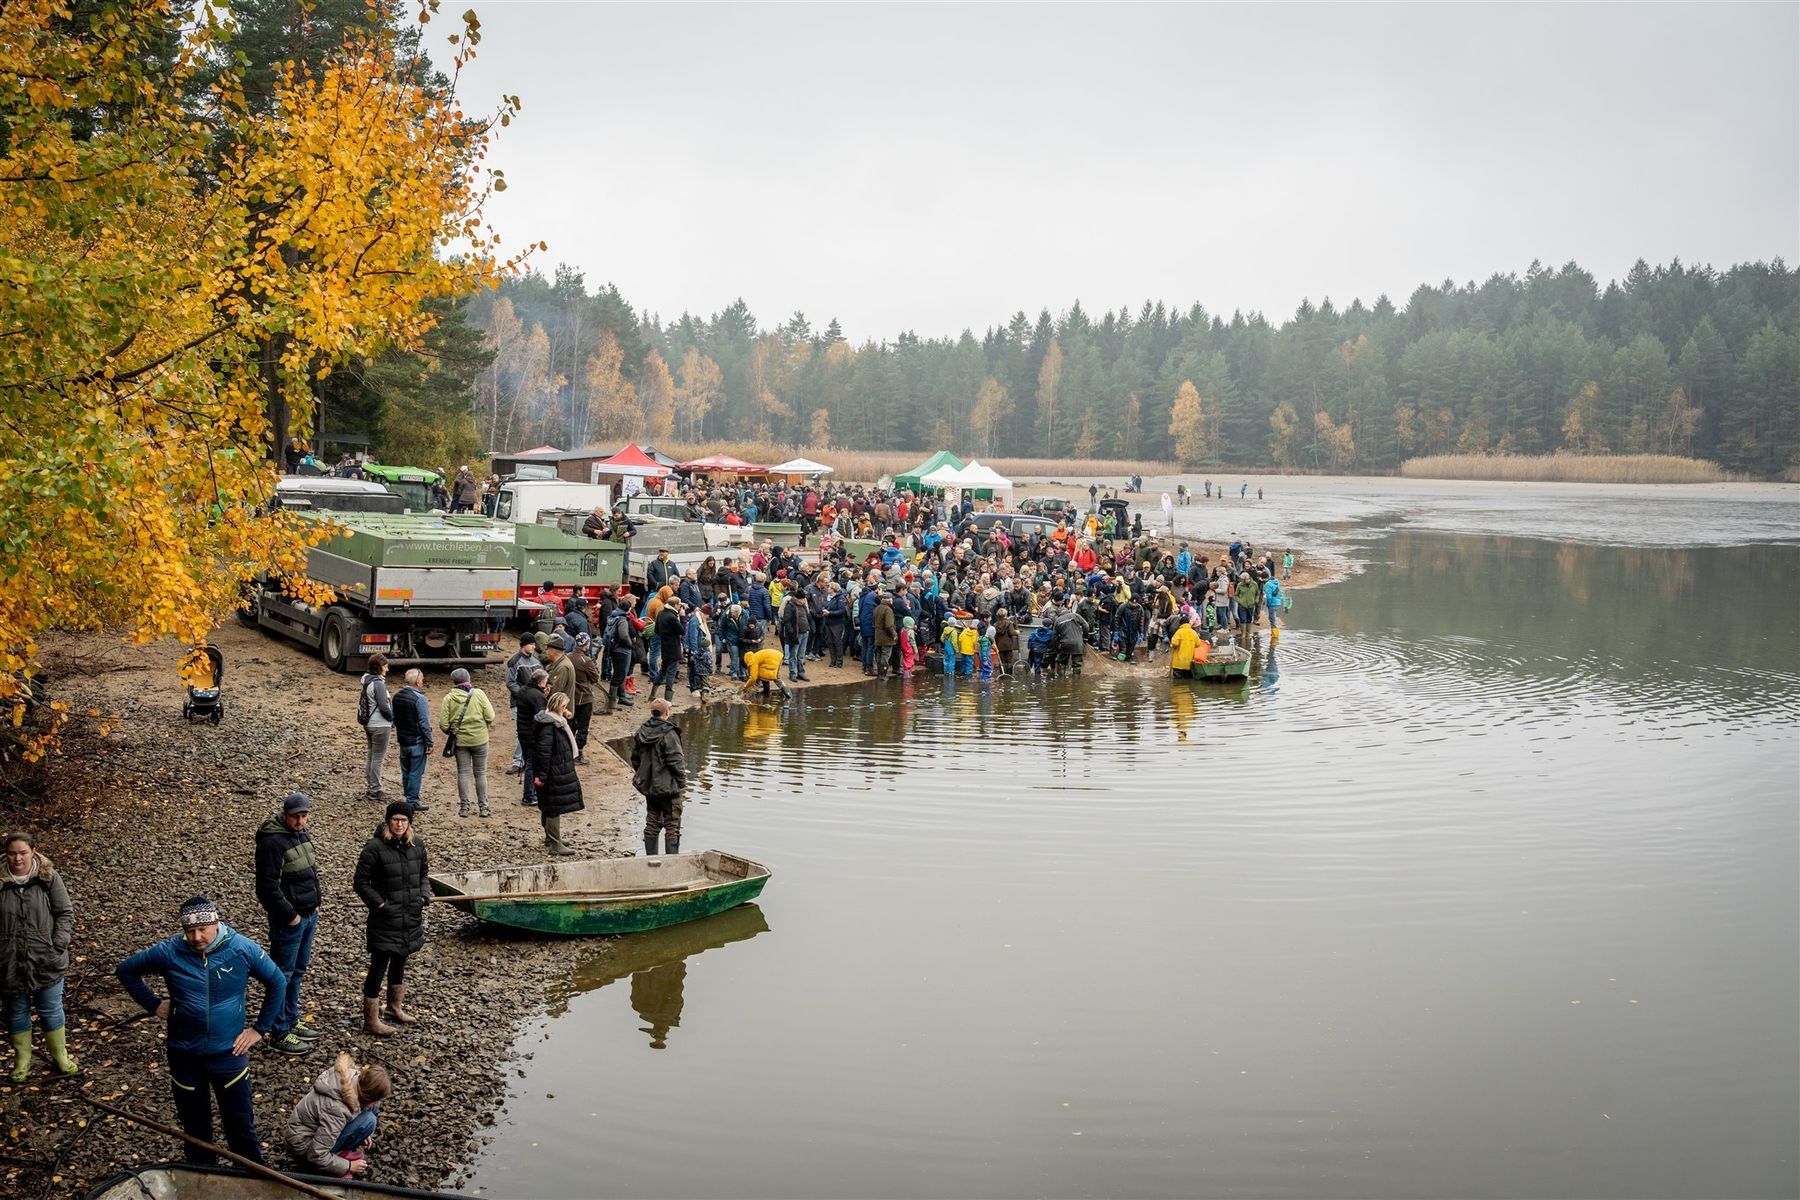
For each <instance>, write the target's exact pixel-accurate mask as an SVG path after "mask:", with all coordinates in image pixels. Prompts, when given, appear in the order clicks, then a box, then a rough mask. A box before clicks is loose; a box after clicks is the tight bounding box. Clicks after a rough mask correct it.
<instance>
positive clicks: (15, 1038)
mask: <svg viewBox="0 0 1800 1200" xmlns="http://www.w3.org/2000/svg"><path fill="white" fill-rule="evenodd" d="M12 1048H13V1070H12V1081H13V1082H14V1083H24V1082H25V1080H26V1078H27V1077H29V1076H30V1074H31V1030H29V1029H27V1030H26V1031H25V1032H24V1033H15V1034H13V1035H12Z"/></svg>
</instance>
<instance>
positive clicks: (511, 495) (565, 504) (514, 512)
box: [494, 479, 612, 525]
mask: <svg viewBox="0 0 1800 1200" xmlns="http://www.w3.org/2000/svg"><path fill="white" fill-rule="evenodd" d="M611 506H612V488H610V487H608V486H607V485H606V484H604V483H570V482H568V481H567V480H564V479H514V480H512V481H510V482H508V483H503V484H501V485H500V495H499V496H498V497H497V499H496V501H495V504H494V518H495V519H496V520H499V521H510V522H512V523H513V524H514V525H535V524H537V519H538V514H539V513H540V512H543V511H544V510H545V509H552V508H558V509H567V508H578V509H582V510H584V511H585V512H592V511H593V510H594V509H595V508H610V507H611Z"/></svg>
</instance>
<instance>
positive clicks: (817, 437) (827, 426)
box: [812, 408, 831, 450]
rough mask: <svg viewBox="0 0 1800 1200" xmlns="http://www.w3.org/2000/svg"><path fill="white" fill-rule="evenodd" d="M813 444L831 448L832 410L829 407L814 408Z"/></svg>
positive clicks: (827, 448) (826, 448)
mask: <svg viewBox="0 0 1800 1200" xmlns="http://www.w3.org/2000/svg"><path fill="white" fill-rule="evenodd" d="M812 445H813V446H814V447H815V448H817V449H820V450H829V449H831V412H830V410H829V409H823V408H815V409H813V415H812Z"/></svg>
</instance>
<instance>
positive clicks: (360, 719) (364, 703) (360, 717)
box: [356, 681, 375, 726]
mask: <svg viewBox="0 0 1800 1200" xmlns="http://www.w3.org/2000/svg"><path fill="white" fill-rule="evenodd" d="M374 715H375V693H374V692H373V691H372V690H371V689H370V685H369V683H368V682H366V681H365V682H364V683H363V690H362V699H360V700H358V701H357V702H356V723H357V724H358V725H364V726H366V725H368V723H369V719H370V718H371V717H373V716H374Z"/></svg>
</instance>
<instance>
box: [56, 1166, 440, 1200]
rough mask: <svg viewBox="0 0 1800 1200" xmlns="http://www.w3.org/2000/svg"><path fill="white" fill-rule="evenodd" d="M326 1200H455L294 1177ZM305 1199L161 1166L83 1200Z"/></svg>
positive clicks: (241, 1179) (215, 1170) (276, 1188)
mask: <svg viewBox="0 0 1800 1200" xmlns="http://www.w3.org/2000/svg"><path fill="white" fill-rule="evenodd" d="M289 1177H290V1178H292V1179H297V1180H299V1181H300V1182H301V1183H304V1184H307V1185H309V1186H310V1187H313V1188H316V1189H317V1190H318V1191H321V1192H323V1193H325V1194H326V1195H327V1196H339V1197H342V1198H343V1200H357V1197H361V1196H390V1197H402V1198H406V1197H410V1198H411V1200H455V1197H454V1195H453V1194H452V1193H450V1192H427V1191H421V1190H420V1189H418V1188H404V1187H394V1186H392V1185H390V1184H382V1183H365V1182H363V1181H362V1180H356V1179H327V1178H323V1177H321V1176H317V1175H292V1174H290V1176H289ZM302 1194H303V1193H301V1192H299V1191H297V1190H295V1189H294V1188H292V1187H289V1186H287V1185H286V1184H281V1183H276V1182H275V1181H274V1180H272V1179H263V1178H260V1177H258V1176H256V1175H246V1174H245V1173H244V1172H242V1171H238V1170H234V1169H229V1168H225V1167H201V1166H196V1165H194V1164H193V1163H158V1164H156V1165H155V1166H153V1167H136V1168H133V1169H132V1170H129V1171H120V1172H119V1173H118V1174H117V1175H113V1176H110V1177H109V1178H107V1179H103V1180H101V1181H100V1182H99V1183H97V1184H95V1185H94V1187H93V1188H92V1189H90V1190H89V1191H88V1192H87V1194H86V1197H85V1200H294V1198H295V1197H296V1196H300V1195H302Z"/></svg>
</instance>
